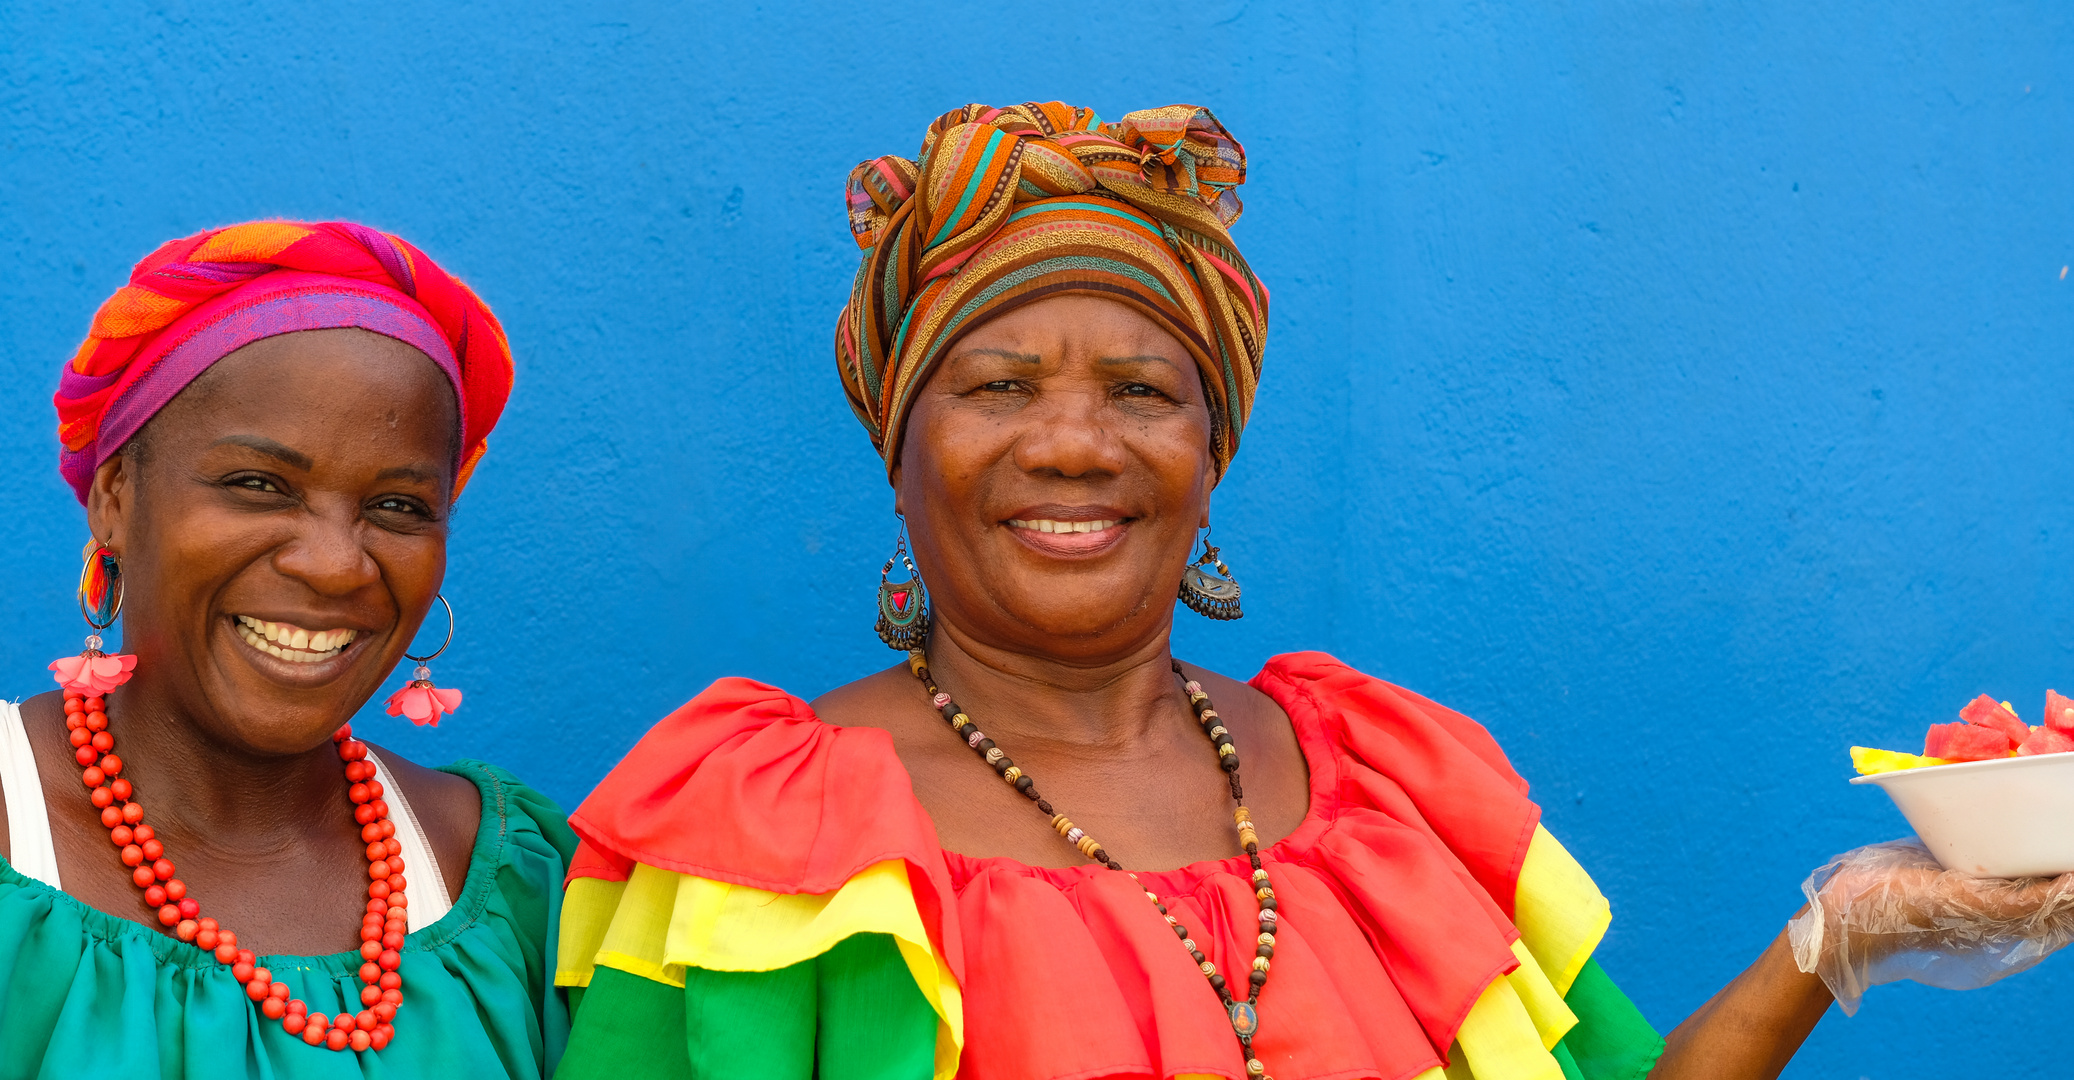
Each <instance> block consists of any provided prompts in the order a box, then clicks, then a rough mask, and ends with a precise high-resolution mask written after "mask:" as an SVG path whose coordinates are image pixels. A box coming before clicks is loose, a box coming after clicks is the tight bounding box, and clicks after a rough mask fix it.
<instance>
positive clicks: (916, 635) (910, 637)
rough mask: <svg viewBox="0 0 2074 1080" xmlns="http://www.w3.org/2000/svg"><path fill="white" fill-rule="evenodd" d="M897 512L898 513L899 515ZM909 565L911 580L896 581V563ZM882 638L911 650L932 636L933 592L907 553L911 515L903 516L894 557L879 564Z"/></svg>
mask: <svg viewBox="0 0 2074 1080" xmlns="http://www.w3.org/2000/svg"><path fill="white" fill-rule="evenodd" d="M896 516H897V515H896ZM896 562H897V563H900V564H902V565H904V566H906V567H907V580H905V581H893V580H891V578H892V575H893V564H894V563H896ZM875 629H876V630H878V632H879V640H880V641H883V642H885V643H886V647H887V648H889V649H897V650H899V651H901V652H907V651H909V650H912V649H919V648H921V647H922V643H923V642H925V641H928V640H929V594H928V592H927V591H925V589H924V587H923V585H922V572H921V571H920V570H917V569H915V561H914V560H913V559H910V558H908V556H907V519H906V518H904V517H903V518H901V519H900V538H899V539H898V540H896V541H894V544H893V557H892V558H890V559H887V560H886V565H885V566H883V567H880V568H879V621H878V625H877V626H876V627H875Z"/></svg>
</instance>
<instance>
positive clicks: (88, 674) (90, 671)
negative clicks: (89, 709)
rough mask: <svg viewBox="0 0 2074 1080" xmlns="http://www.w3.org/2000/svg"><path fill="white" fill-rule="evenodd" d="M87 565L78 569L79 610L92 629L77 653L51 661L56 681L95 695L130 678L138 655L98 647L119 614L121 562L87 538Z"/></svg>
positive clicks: (96, 541)
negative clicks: (76, 654)
mask: <svg viewBox="0 0 2074 1080" xmlns="http://www.w3.org/2000/svg"><path fill="white" fill-rule="evenodd" d="M84 554H85V556H86V565H85V566H84V567H81V568H80V571H79V613H80V614H81V615H84V616H86V624H87V625H88V626H91V627H93V628H94V632H93V633H91V634H88V635H87V636H86V649H85V651H83V652H81V653H80V654H79V655H78V656H61V657H58V658H57V659H56V660H53V661H51V662H50V670H52V671H54V672H56V673H57V674H56V676H55V678H56V679H57V680H58V685H59V686H61V687H64V688H65V689H67V690H77V691H79V692H80V693H82V694H86V695H89V696H94V697H98V696H100V695H102V694H105V693H107V692H108V691H110V690H113V689H115V688H116V687H118V686H121V685H122V684H124V683H126V682H128V681H130V673H131V672H132V671H134V670H136V667H137V658H136V657H135V656H129V655H110V654H108V653H104V652H102V651H101V633H100V632H101V631H103V630H106V629H108V628H109V627H111V626H114V625H115V618H116V616H118V615H120V614H122V563H121V562H120V561H118V560H117V559H116V557H115V553H114V552H112V551H109V550H108V549H107V548H105V547H102V546H101V542H100V541H99V540H94V539H88V540H87V542H86V549H85V551H84Z"/></svg>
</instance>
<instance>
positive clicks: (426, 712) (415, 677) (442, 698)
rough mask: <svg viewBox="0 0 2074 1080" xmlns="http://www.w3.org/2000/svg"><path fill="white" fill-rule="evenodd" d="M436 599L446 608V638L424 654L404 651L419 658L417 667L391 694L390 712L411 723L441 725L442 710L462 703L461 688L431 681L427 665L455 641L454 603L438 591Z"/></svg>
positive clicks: (443, 711) (416, 658)
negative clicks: (441, 685)
mask: <svg viewBox="0 0 2074 1080" xmlns="http://www.w3.org/2000/svg"><path fill="white" fill-rule="evenodd" d="M435 599H437V600H438V601H439V603H440V606H441V607H444V608H446V640H444V641H442V642H440V643H439V648H437V649H434V650H432V651H431V652H430V653H427V654H426V655H424V656H413V655H411V654H410V653H409V652H408V651H406V652H405V653H404V654H403V657H404V659H406V660H413V661H416V662H417V665H418V669H417V670H416V671H414V672H412V673H411V681H410V682H408V683H406V684H405V685H404V687H403V689H401V690H398V691H396V692H395V693H393V694H391V695H389V715H390V716H402V717H407V718H408V719H409V720H410V722H411V723H413V724H416V725H418V726H419V727H423V726H425V725H426V724H430V725H432V726H433V727H438V726H439V718H440V716H441V714H444V713H450V712H454V711H455V710H457V709H459V708H460V707H461V692H460V691H459V690H455V689H452V688H445V689H442V688H440V687H437V686H434V685H432V669H431V668H429V667H427V666H425V665H427V664H430V663H431V662H432V661H434V660H437V659H439V654H440V653H443V652H445V651H446V647H447V646H449V645H451V644H453V643H454V605H453V604H452V603H449V602H448V601H447V598H446V594H445V593H441V594H439V596H437V597H435Z"/></svg>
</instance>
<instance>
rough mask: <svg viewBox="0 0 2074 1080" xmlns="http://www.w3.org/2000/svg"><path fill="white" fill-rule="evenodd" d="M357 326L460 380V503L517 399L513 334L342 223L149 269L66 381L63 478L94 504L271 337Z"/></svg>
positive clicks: (186, 250)
mask: <svg viewBox="0 0 2074 1080" xmlns="http://www.w3.org/2000/svg"><path fill="white" fill-rule="evenodd" d="M349 326H356V327H360V328H361V329H364V330H372V331H374V332H375V333H378V334H382V335H384V336H387V337H391V338H395V339H396V340H398V341H401V342H403V343H404V344H406V345H409V346H411V347H412V348H415V349H417V350H418V351H419V352H422V353H424V354H425V355H426V356H428V357H431V358H432V361H433V363H435V364H438V365H439V369H440V370H441V371H442V372H445V373H446V377H447V379H448V380H449V381H450V382H452V383H453V386H454V396H455V398H456V400H457V401H458V402H459V405H460V412H461V439H460V443H461V446H460V457H459V460H458V461H457V462H456V463H455V465H456V472H455V480H454V493H455V494H456V495H459V494H460V491H461V486H462V485H463V484H464V483H466V482H467V479H468V474H469V473H470V472H471V471H473V470H474V468H475V463H476V461H477V459H479V458H481V457H482V453H483V447H484V440H485V439H486V438H487V436H488V435H489V432H490V429H491V428H492V427H495V426H496V424H497V417H498V414H500V413H502V412H503V411H504V402H505V399H507V398H508V397H510V396H511V377H512V366H511V347H510V346H509V345H508V344H507V343H506V342H505V340H504V329H503V327H501V326H499V325H498V324H497V318H496V316H494V315H492V314H490V309H489V308H488V307H486V306H484V304H483V302H482V301H481V300H480V299H478V298H477V297H476V295H475V293H473V292H471V291H469V288H468V286H466V285H463V284H461V283H460V282H459V281H458V280H456V279H455V278H454V276H453V275H451V274H449V273H447V272H446V271H444V270H442V269H440V268H439V266H438V265H437V264H435V263H434V262H433V261H432V260H431V259H429V258H426V257H425V253H424V252H422V251H419V250H418V249H417V248H414V247H412V246H411V245H409V244H407V243H405V242H404V241H402V240H400V239H398V238H396V237H394V236H390V235H389V234H387V233H383V232H377V231H375V230H373V229H370V228H368V227H366V226H364V225H355V224H352V223H350V222H343V221H333V222H325V223H322V224H306V223H303V222H295V221H252V222H246V223H245V224H242V225H231V226H228V227H226V228H221V229H214V230H211V231H209V232H205V233H199V234H197V235H194V236H190V237H188V238H186V239H184V240H174V241H171V242H170V243H167V244H166V245H165V246H163V247H161V248H159V249H158V250H157V251H154V252H152V253H151V254H150V255H148V256H146V257H145V258H144V261H142V262H140V263H138V264H137V267H136V269H134V270H132V271H131V272H130V283H129V284H127V285H125V286H123V287H122V288H120V289H117V290H116V291H115V295H113V296H111V297H109V298H108V300H107V302H105V303H103V304H102V305H101V310H100V311H98V312H96V313H95V314H94V321H93V325H92V327H91V328H90V329H89V330H88V331H87V338H86V341H85V343H83V344H81V345H80V347H79V352H78V353H77V354H76V355H74V356H73V357H72V361H71V362H70V363H68V364H66V365H65V371H64V374H63V376H62V377H61V378H60V380H59V382H58V392H57V397H56V403H57V407H58V441H59V442H61V443H63V444H64V450H63V452H62V453H61V455H60V457H59V463H58V468H59V471H60V472H62V473H63V474H64V476H65V480H66V481H67V482H68V483H70V484H71V485H72V490H73V491H74V492H75V493H76V494H77V495H78V496H79V501H80V502H81V503H84V502H86V497H87V490H88V488H89V486H90V485H91V484H92V483H93V477H94V471H95V470H96V469H98V468H100V467H101V465H102V463H103V462H106V461H107V460H108V459H109V458H110V457H112V456H114V455H115V453H116V451H118V450H120V449H122V445H123V444H124V443H125V442H128V441H129V440H130V438H131V437H132V436H134V435H136V434H137V432H138V431H139V430H140V429H142V428H143V427H144V424H145V422H146V421H148V420H150V419H151V418H152V417H153V416H154V415H156V414H157V413H158V411H159V410H160V409H162V408H165V406H166V404H167V403H168V402H170V401H172V400H173V398H174V397H175V396H176V395H178V394H179V393H180V391H181V390H182V389H184V388H185V387H186V386H187V385H188V384H189V383H192V382H193V381H194V380H195V379H196V378H199V377H200V376H201V374H202V372H204V371H207V370H208V369H209V366H210V365H211V364H214V363H215V362H216V361H218V360H221V359H222V358H223V357H225V356H228V355H229V354H231V353H232V352H235V351H236V350H237V349H239V348H241V347H243V346H245V345H249V344H251V343H252V342H255V341H258V340H260V339H261V338H269V337H273V336H275V335H278V334H288V333H293V332H295V331H298V330H324V329H332V328H337V327H349Z"/></svg>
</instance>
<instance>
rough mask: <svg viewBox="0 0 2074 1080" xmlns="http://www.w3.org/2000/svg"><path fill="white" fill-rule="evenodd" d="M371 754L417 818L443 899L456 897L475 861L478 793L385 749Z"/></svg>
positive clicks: (448, 775) (479, 808)
mask: <svg viewBox="0 0 2074 1080" xmlns="http://www.w3.org/2000/svg"><path fill="white" fill-rule="evenodd" d="M374 750H375V753H376V754H377V755H378V756H379V757H380V758H381V762H382V765H383V767H384V768H386V769H387V770H388V771H389V774H390V776H391V777H392V778H394V780H395V782H396V785H397V786H398V787H400V788H401V789H402V790H403V796H404V798H406V799H408V800H409V801H410V809H411V815H412V816H413V817H415V818H417V821H418V826H419V828H421V829H422V830H424V833H425V842H426V843H427V844H428V845H430V846H431V848H432V856H433V858H435V859H437V860H438V861H439V872H440V876H441V877H442V878H444V879H446V886H447V894H448V895H450V896H459V895H461V882H462V881H463V880H464V879H465V878H466V877H467V876H468V864H469V863H470V862H471V861H472V860H473V859H474V855H475V837H476V833H477V832H478V831H480V829H481V827H482V808H483V799H482V793H481V792H480V791H479V790H477V788H476V786H475V785H474V784H471V783H469V782H468V781H467V780H466V779H464V778H463V777H459V776H455V775H454V774H452V773H445V772H440V771H439V770H437V769H428V768H426V767H425V766H423V765H420V764H418V763H417V762H414V761H411V760H410V759H408V758H406V757H404V756H403V755H402V754H399V753H397V752H396V751H394V750H390V749H387V748H386V747H382V746H379V745H376V746H375V747H374Z"/></svg>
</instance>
